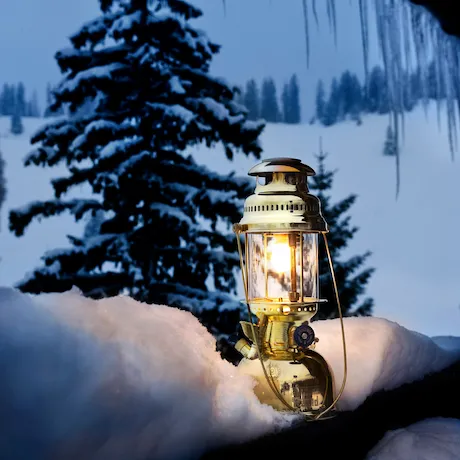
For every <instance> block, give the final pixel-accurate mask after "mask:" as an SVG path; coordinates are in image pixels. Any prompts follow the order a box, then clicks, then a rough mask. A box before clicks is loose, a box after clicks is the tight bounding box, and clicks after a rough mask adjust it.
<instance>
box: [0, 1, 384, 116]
mask: <svg viewBox="0 0 460 460" xmlns="http://www.w3.org/2000/svg"><path fill="white" fill-rule="evenodd" d="M192 3H193V4H194V5H196V6H198V7H199V8H201V10H202V11H203V16H202V18H200V19H198V20H197V21H196V26H197V27H199V28H200V29H203V30H205V31H206V32H207V33H208V36H209V37H210V39H211V40H213V41H214V42H216V43H218V44H221V45H222V49H221V52H220V54H219V55H218V56H216V58H215V60H214V63H213V66H212V72H213V73H214V74H215V75H218V76H221V77H225V78H226V79H227V80H229V81H230V82H232V83H235V84H238V85H244V84H245V83H246V81H247V80H248V79H250V78H255V79H257V80H259V81H261V80H262V79H263V78H265V77H267V76H271V77H273V78H274V79H275V80H276V82H277V83H278V84H279V85H282V84H283V83H284V82H285V81H286V80H288V79H289V77H290V76H291V75H292V74H293V73H297V74H298V76H299V81H300V84H301V97H302V99H303V101H304V111H305V113H306V114H307V113H308V112H309V111H310V110H311V107H312V103H313V98H314V93H315V88H316V85H317V82H318V79H320V78H322V79H323V80H325V81H326V82H329V81H330V79H331V78H332V77H333V76H337V75H338V74H340V73H341V72H342V71H343V70H346V69H350V70H352V71H354V72H356V73H358V74H359V75H362V74H363V55H362V47H361V29H360V22H359V12H358V8H357V3H358V2H357V1H356V0H352V1H346V0H341V1H339V2H337V7H338V11H337V15H338V31H337V45H335V44H334V36H333V34H332V32H331V30H330V27H329V25H328V20H327V15H326V10H325V7H324V4H325V2H317V3H318V16H319V19H320V20H319V27H317V26H316V25H315V22H314V20H313V17H311V20H310V30H311V40H310V49H311V55H310V64H309V67H308V68H307V63H306V44H305V34H304V21H303V10H302V2H301V0H289V1H287V0H250V1H248V0H226V8H224V5H223V1H222V0H192ZM0 4H1V12H2V14H1V15H0V62H2V66H1V70H0V84H2V83H4V82H11V83H12V82H17V81H21V80H22V81H24V83H25V85H26V89H27V90H29V91H32V90H34V89H36V90H37V91H38V92H39V97H40V101H41V102H42V105H43V102H44V95H45V87H46V84H47V82H51V83H56V82H58V81H59V69H58V67H57V64H56V62H55V61H54V57H53V56H54V53H55V52H56V51H57V50H59V49H61V48H63V47H67V46H69V41H68V37H69V35H71V34H72V33H74V32H76V31H77V30H78V28H79V27H80V26H81V25H82V24H83V23H84V22H86V21H89V20H91V19H93V18H94V17H96V16H97V15H98V13H99V10H98V1H97V0H78V1H75V0H40V1H37V0H14V1H8V0H0ZM322 8H323V9H322ZM372 54H373V58H372V59H377V52H376V46H375V45H374V46H373V48H372Z"/></svg>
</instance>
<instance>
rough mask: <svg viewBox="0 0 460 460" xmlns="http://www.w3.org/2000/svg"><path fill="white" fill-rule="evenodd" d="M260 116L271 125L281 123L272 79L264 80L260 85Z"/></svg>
mask: <svg viewBox="0 0 460 460" xmlns="http://www.w3.org/2000/svg"><path fill="white" fill-rule="evenodd" d="M260 116H261V117H262V118H263V119H264V120H266V121H268V122H271V123H277V122H279V121H281V114H280V110H279V107H278V97H277V94H276V85H275V82H274V80H273V78H266V79H265V80H264V81H263V83H262V97H261V110H260Z"/></svg>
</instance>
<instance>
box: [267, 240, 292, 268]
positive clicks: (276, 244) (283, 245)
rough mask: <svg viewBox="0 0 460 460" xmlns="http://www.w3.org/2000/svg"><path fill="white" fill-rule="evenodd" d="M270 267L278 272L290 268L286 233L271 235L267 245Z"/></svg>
mask: <svg viewBox="0 0 460 460" xmlns="http://www.w3.org/2000/svg"><path fill="white" fill-rule="evenodd" d="M267 251H268V260H269V261H270V268H271V269H272V270H273V271H275V272H278V273H285V272H289V271H290V270H291V248H290V247H289V242H288V238H287V235H276V236H273V237H272V238H271V240H270V242H269V243H268V245H267Z"/></svg>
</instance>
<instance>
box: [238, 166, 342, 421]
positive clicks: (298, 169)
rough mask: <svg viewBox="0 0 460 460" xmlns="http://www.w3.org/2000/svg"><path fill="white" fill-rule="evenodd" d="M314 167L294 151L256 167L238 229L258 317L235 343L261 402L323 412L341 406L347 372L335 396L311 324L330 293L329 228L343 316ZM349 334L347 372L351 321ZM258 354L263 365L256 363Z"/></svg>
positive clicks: (311, 412) (250, 304) (251, 311)
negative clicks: (322, 255)
mask: <svg viewBox="0 0 460 460" xmlns="http://www.w3.org/2000/svg"><path fill="white" fill-rule="evenodd" d="M314 174H315V171H314V170H313V169H312V168H310V167H309V166H307V165H305V164H303V163H301V161H300V160H298V159H294V158H273V159H269V160H265V161H263V162H262V163H260V164H258V165H256V166H254V167H253V168H252V169H251V170H250V171H249V175H250V176H256V178H257V185H256V189H255V191H254V194H253V195H251V196H249V197H248V198H247V199H246V201H245V203H244V214H243V218H242V219H241V221H240V223H239V224H235V225H234V231H235V233H236V235H237V241H238V249H239V254H240V261H241V269H242V274H243V284H244V289H245V295H246V299H245V303H246V304H247V306H248V310H249V316H250V321H243V322H241V325H242V329H243V332H244V335H245V336H246V337H247V339H248V340H246V339H241V340H239V341H238V342H237V343H236V345H235V347H236V349H237V350H238V351H239V352H240V353H241V354H242V355H243V356H244V358H243V360H242V361H241V362H240V364H239V367H240V369H241V370H242V371H243V372H246V373H248V374H250V375H252V376H253V377H254V378H255V379H256V381H257V385H256V387H255V390H254V391H255V393H256V394H257V396H258V397H259V399H260V401H261V402H263V403H266V404H270V405H272V406H273V407H274V408H276V409H278V410H291V411H299V412H303V413H306V414H307V415H308V416H311V417H312V418H318V417H319V416H322V415H324V414H325V413H326V412H330V411H331V410H332V409H333V407H334V405H335V404H336V402H337V400H338V398H339V397H340V395H341V393H342V391H343V388H344V384H345V378H344V382H343V384H342V387H341V389H340V390H339V391H338V392H337V396H336V397H335V398H334V394H333V391H334V385H333V378H332V374H331V371H330V369H329V366H328V364H327V363H326V361H325V359H324V358H323V357H322V356H321V355H320V354H319V353H317V352H316V351H315V345H316V343H317V341H318V338H316V337H315V332H314V330H313V328H312V325H311V320H312V318H313V316H314V315H315V314H316V312H317V311H318V308H320V305H321V303H322V302H325V301H326V300H324V299H321V298H320V295H319V270H318V244H319V236H320V235H323V236H324V242H325V244H326V252H327V254H328V257H329V262H330V268H331V275H332V280H333V284H334V287H335V292H336V300H337V304H338V307H339V316H340V319H341V320H342V315H341V312H340V302H339V299H338V293H337V286H336V283H335V276H334V271H333V267H332V261H331V260H330V252H329V248H328V246H327V239H326V237H325V234H326V233H327V232H328V226H327V223H326V221H325V220H324V218H323V216H322V214H321V204H320V201H319V199H318V198H317V197H316V196H314V195H311V194H310V193H309V191H308V186H307V177H308V176H313V175H314ZM243 238H244V251H243V248H242V241H241V240H242V239H243ZM252 315H255V316H256V317H257V319H258V321H257V324H254V321H253V319H252ZM342 339H343V346H344V357H345V361H344V363H345V369H344V370H345V373H344V375H346V351H345V336H344V332H343V322H342ZM256 358H259V360H260V363H261V364H262V366H260V365H257V366H256V365H255V364H257V363H254V362H253V360H254V359H256Z"/></svg>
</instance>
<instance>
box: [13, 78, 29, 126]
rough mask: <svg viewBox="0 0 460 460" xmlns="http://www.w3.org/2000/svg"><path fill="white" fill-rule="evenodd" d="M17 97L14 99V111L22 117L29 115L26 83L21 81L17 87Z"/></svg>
mask: <svg viewBox="0 0 460 460" xmlns="http://www.w3.org/2000/svg"><path fill="white" fill-rule="evenodd" d="M15 93H16V97H15V100H14V112H15V113H16V114H17V115H19V116H20V117H24V116H26V115H27V105H26V89H25V88H24V83H22V82H20V83H19V84H18V86H17V87H16V91H15Z"/></svg>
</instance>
